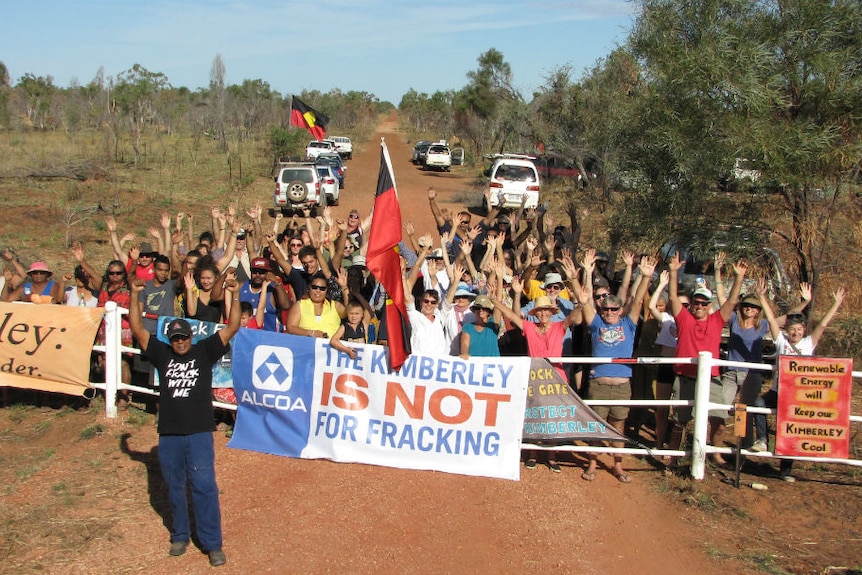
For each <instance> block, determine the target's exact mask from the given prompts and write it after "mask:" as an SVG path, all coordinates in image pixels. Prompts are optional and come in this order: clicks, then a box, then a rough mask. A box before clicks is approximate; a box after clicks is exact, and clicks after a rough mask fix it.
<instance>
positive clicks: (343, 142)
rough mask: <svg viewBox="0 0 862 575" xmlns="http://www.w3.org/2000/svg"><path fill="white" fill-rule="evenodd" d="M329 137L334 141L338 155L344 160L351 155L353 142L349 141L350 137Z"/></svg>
mask: <svg viewBox="0 0 862 575" xmlns="http://www.w3.org/2000/svg"><path fill="white" fill-rule="evenodd" d="M330 139H331V140H332V141H333V142H335V151H336V152H338V155H339V156H341V157H342V158H344V159H345V160H349V159H351V158H352V157H353V142H351V141H350V138H348V137H346V136H332V138H330Z"/></svg>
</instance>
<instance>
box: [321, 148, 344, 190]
mask: <svg viewBox="0 0 862 575" xmlns="http://www.w3.org/2000/svg"><path fill="white" fill-rule="evenodd" d="M316 162H317V164H318V165H320V164H324V165H329V166H332V170H333V171H334V172H335V175H336V177H337V178H338V185H339V186H340V187H341V188H344V176H345V173H346V171H347V166H345V165H344V162H343V161H342V160H341V156H339V155H338V154H332V153H328V152H327V153H325V154H320V155H319V156H317V160H316Z"/></svg>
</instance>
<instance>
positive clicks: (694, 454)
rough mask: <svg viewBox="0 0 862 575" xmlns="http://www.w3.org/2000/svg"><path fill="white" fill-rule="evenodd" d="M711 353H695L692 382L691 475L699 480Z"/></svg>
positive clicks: (702, 469) (702, 467)
mask: <svg viewBox="0 0 862 575" xmlns="http://www.w3.org/2000/svg"><path fill="white" fill-rule="evenodd" d="M711 374H712V354H711V353H709V352H708V351H702V352H700V353H698V354H697V381H696V382H695V384H694V438H693V441H692V445H691V476H692V477H693V478H694V479H696V480H698V481H700V480H702V479H703V476H704V472H705V470H706V444H707V441H708V439H707V435H708V430H709V385H710V380H711V379H712V375H711Z"/></svg>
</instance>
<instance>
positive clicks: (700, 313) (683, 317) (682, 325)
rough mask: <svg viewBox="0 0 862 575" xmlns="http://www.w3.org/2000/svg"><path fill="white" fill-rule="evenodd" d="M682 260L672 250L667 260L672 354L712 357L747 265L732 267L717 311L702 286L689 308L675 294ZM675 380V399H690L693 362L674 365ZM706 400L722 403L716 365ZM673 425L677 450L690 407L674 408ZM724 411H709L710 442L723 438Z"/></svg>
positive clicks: (716, 352) (673, 445)
mask: <svg viewBox="0 0 862 575" xmlns="http://www.w3.org/2000/svg"><path fill="white" fill-rule="evenodd" d="M684 264H685V261H683V260H680V259H679V253H676V254H674V255H673V257H672V258H671V260H670V262H668V268H669V271H670V283H669V284H668V294H669V296H670V313H671V314H672V315H673V317H674V320H675V321H676V326H677V335H678V340H677V347H676V357H680V358H682V357H685V358H691V357H697V356H698V354H699V353H700V352H702V351H708V352H710V353H711V354H712V357H714V358H717V357H719V353H720V349H719V348H720V346H721V331H722V329H723V328H724V324H725V323H726V322H727V320H728V319H730V315H731V314H732V313H733V308H735V307H736V303H737V301H739V291H740V289H742V280H743V278H745V272H746V271H747V270H748V265H747V264H746V263H745V262H744V261H742V260H740V261H738V262H736V264H734V266H733V271H734V274H735V275H734V278H733V287H731V289H730V294H728V296H727V300H725V301H724V303H723V304H722V305H721V307H720V308H719V309H718V311H714V312H711V311H710V310H711V308H712V292H711V291H709V290H708V289H707V288H706V287H697V288H695V290H694V291H693V292H691V295H690V296H689V307H688V308H685V307H684V306H683V305H682V301H681V300H680V297H679V270H680V268H682V266H683V265H684ZM674 373H675V374H676V376H677V377H676V381H675V382H674V395H675V396H676V398H677V399H694V394H695V382H696V378H697V364H683V363H678V364H674ZM711 376H712V379H711V382H710V391H709V400H710V401H712V402H714V403H723V402H724V392H723V389H722V384H721V378H720V376H719V369H718V366H717V365H713V366H712V372H711ZM675 413H676V425H675V427H674V432H673V433H672V435H671V444H670V449H678V448H679V445H680V443H681V441H682V429H683V428H684V427H685V424H686V423H688V422H689V421H691V418H692V416H691V413H692V408H691V407H688V406H685V407H678V408H676V409H675ZM726 416H727V412H726V411H721V410H715V411H710V412H709V423H710V429H711V440H710V443H711V445H721V443H722V440H723V439H724V427H725V426H724V420H725V418H726Z"/></svg>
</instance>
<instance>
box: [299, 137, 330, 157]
mask: <svg viewBox="0 0 862 575" xmlns="http://www.w3.org/2000/svg"><path fill="white" fill-rule="evenodd" d="M326 153H335V144H334V143H333V142H332V140H320V141H318V140H311V141H310V142H309V143H308V145H307V146H306V147H305V157H306V158H309V159H314V158H316V157H317V156H319V155H320V154H326Z"/></svg>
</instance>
